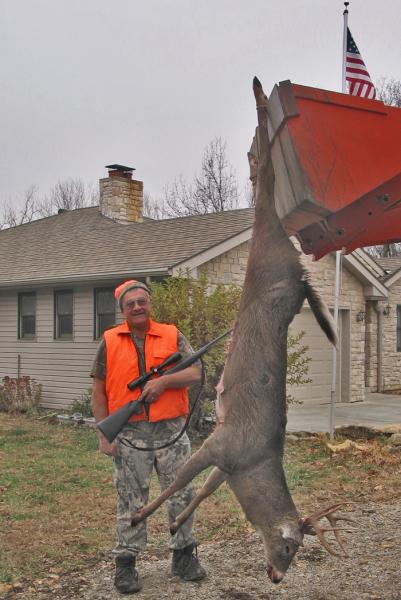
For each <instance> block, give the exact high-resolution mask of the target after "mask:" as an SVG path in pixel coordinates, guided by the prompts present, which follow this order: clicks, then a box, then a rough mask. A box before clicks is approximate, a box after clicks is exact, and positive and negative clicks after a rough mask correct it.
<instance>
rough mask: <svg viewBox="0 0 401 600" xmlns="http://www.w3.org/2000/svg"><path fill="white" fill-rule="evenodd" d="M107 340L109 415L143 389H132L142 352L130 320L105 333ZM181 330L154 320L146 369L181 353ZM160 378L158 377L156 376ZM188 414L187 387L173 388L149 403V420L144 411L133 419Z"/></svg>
mask: <svg viewBox="0 0 401 600" xmlns="http://www.w3.org/2000/svg"><path fill="white" fill-rule="evenodd" d="M104 340H105V343H106V395H107V401H108V410H109V414H112V413H113V412H115V411H116V410H118V409H119V408H121V407H122V406H124V404H127V402H130V401H131V400H136V399H137V398H138V397H139V396H140V395H141V390H140V388H137V389H135V390H133V391H130V390H129V389H128V388H127V384H128V383H129V382H130V381H132V380H133V379H136V378H137V377H139V375H140V373H139V365H138V354H137V351H136V348H135V345H134V342H133V341H132V339H131V331H130V329H129V326H128V323H127V322H125V323H123V324H122V325H118V326H117V327H113V329H108V330H106V331H105V332H104ZM177 349H178V330H177V327H176V326H175V325H166V324H164V323H156V322H155V321H152V320H151V321H150V327H149V330H148V331H147V333H146V338H145V364H146V372H148V371H149V370H150V369H151V367H157V366H158V365H160V363H162V362H163V361H164V360H165V359H166V358H167V357H168V356H170V354H173V353H174V352H177ZM156 377H157V376H156ZM187 414H188V392H187V388H170V389H167V390H166V391H165V392H163V394H161V396H160V397H159V398H158V399H157V400H156V402H152V403H151V404H150V405H149V419H148V417H147V415H146V413H145V411H143V413H142V414H140V415H135V416H133V417H132V418H131V419H130V421H144V420H147V419H148V420H149V421H151V422H155V421H162V420H163V419H175V418H176V417H180V416H186V415H187Z"/></svg>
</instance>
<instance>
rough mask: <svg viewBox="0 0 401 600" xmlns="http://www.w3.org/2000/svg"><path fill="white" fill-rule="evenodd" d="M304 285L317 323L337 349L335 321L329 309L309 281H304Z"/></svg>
mask: <svg viewBox="0 0 401 600" xmlns="http://www.w3.org/2000/svg"><path fill="white" fill-rule="evenodd" d="M304 284H305V295H306V299H307V301H308V303H309V306H310V307H311V309H312V312H313V314H314V315H315V319H316V321H317V322H318V323H319V325H320V327H321V329H322V330H323V331H324V333H325V334H326V337H327V339H328V340H329V342H331V343H332V344H333V346H336V347H337V345H338V336H337V331H336V326H335V323H334V319H333V317H332V316H331V314H330V312H329V309H328V308H327V306H326V304H325V302H324V301H323V299H322V298H321V297H320V295H319V293H318V292H317V291H316V290H315V288H314V287H313V286H312V285H311V283H310V281H308V279H305V280H304Z"/></svg>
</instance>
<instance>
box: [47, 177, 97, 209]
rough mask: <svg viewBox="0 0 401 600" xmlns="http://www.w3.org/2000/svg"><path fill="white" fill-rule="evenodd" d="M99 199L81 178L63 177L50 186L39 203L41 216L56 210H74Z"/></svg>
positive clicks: (91, 204) (90, 204) (93, 203)
mask: <svg viewBox="0 0 401 600" xmlns="http://www.w3.org/2000/svg"><path fill="white" fill-rule="evenodd" d="M98 201H99V196H98V193H97V192H96V191H95V190H94V189H93V188H91V187H90V186H87V185H85V184H84V182H83V181H82V180H81V179H74V178H70V179H65V180H64V181H59V182H58V183H56V185H55V186H53V187H52V189H51V190H50V192H49V194H48V195H47V196H45V198H44V200H42V202H41V203H40V205H39V214H40V216H41V217H49V216H51V215H54V214H56V213H57V211H58V210H60V209H64V210H75V209H77V208H84V207H85V206H93V205H95V204H97V203H98Z"/></svg>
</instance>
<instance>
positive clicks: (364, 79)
mask: <svg viewBox="0 0 401 600" xmlns="http://www.w3.org/2000/svg"><path fill="white" fill-rule="evenodd" d="M344 59H345V78H346V80H347V82H348V91H349V93H350V94H351V96H361V97H362V98H376V90H375V86H374V85H373V83H372V80H371V78H370V75H369V73H368V70H367V68H366V66H365V63H364V62H363V60H362V56H361V54H360V52H359V50H358V47H357V45H356V44H355V42H354V38H353V37H352V35H351V32H350V30H349V29H348V27H347V51H346V53H345V57H344Z"/></svg>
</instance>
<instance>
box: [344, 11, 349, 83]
mask: <svg viewBox="0 0 401 600" xmlns="http://www.w3.org/2000/svg"><path fill="white" fill-rule="evenodd" d="M344 6H345V9H344V12H343V17H344V32H343V81H342V92H343V94H346V93H347V79H346V75H345V63H346V55H347V31H348V6H349V2H344Z"/></svg>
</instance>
